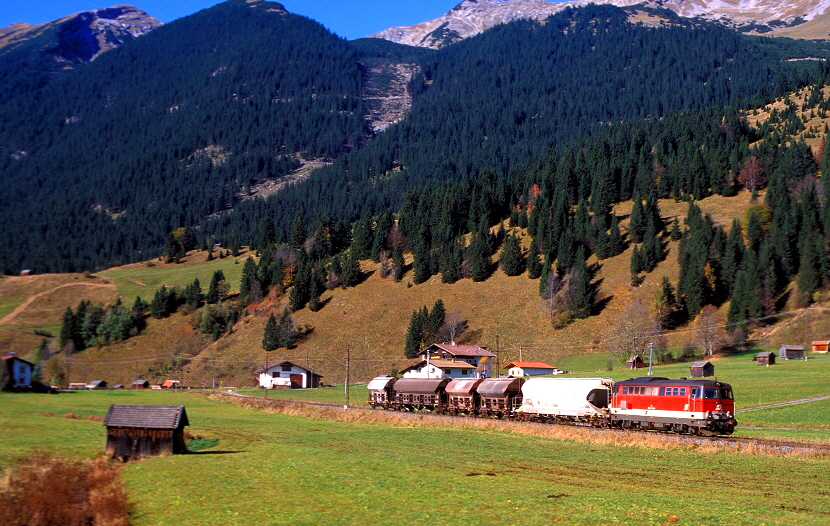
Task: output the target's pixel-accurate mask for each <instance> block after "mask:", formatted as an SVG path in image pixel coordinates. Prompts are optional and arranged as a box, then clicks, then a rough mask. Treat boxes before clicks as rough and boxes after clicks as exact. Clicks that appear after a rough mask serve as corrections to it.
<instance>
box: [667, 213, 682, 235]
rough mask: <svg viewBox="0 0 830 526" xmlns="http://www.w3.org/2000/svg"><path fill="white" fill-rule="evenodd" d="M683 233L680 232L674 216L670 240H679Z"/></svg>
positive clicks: (678, 223)
mask: <svg viewBox="0 0 830 526" xmlns="http://www.w3.org/2000/svg"><path fill="white" fill-rule="evenodd" d="M682 236H683V234H682V233H681V232H680V221H679V220H678V219H677V216H675V217H674V221H672V223H671V233H670V234H669V237H670V238H671V240H672V241H680V238H681V237H682Z"/></svg>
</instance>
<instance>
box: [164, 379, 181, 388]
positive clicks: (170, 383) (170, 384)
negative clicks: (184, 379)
mask: <svg viewBox="0 0 830 526" xmlns="http://www.w3.org/2000/svg"><path fill="white" fill-rule="evenodd" d="M179 383H180V382H179V380H165V381H164V383H163V384H161V388H162V389H178V388H179Z"/></svg>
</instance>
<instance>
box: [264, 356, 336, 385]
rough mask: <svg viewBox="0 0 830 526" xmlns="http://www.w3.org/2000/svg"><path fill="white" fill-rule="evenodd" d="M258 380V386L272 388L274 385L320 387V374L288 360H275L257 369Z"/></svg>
mask: <svg viewBox="0 0 830 526" xmlns="http://www.w3.org/2000/svg"><path fill="white" fill-rule="evenodd" d="M256 372H257V374H258V375H259V376H258V382H259V386H260V387H264V388H265V389H273V388H275V387H292V388H298V389H306V388H309V387H320V379H321V378H323V377H322V376H321V375H319V374H317V373H315V372H314V371H310V370H308V369H306V368H305V367H300V366H299V365H294V364H293V363H291V362H289V361H285V360H283V361H281V362H277V363H275V364H274V365H270V366H268V368H264V367H260V368H259V369H257V371H256Z"/></svg>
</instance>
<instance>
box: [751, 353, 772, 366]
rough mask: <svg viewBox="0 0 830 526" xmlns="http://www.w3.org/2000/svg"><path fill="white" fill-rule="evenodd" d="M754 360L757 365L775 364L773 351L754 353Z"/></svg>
mask: <svg viewBox="0 0 830 526" xmlns="http://www.w3.org/2000/svg"><path fill="white" fill-rule="evenodd" d="M755 361H756V362H757V363H758V365H766V366H767V367H769V366H770V365H775V353H774V352H770V351H764V352H759V353H758V354H756V355H755Z"/></svg>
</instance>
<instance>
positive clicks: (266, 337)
mask: <svg viewBox="0 0 830 526" xmlns="http://www.w3.org/2000/svg"><path fill="white" fill-rule="evenodd" d="M262 348H263V349H264V350H266V351H273V350H276V349H279V348H280V330H279V327H278V326H277V320H276V319H275V318H274V315H273V314H271V315H270V316H268V321H267V322H266V323H265V331H264V333H263V335H262Z"/></svg>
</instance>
